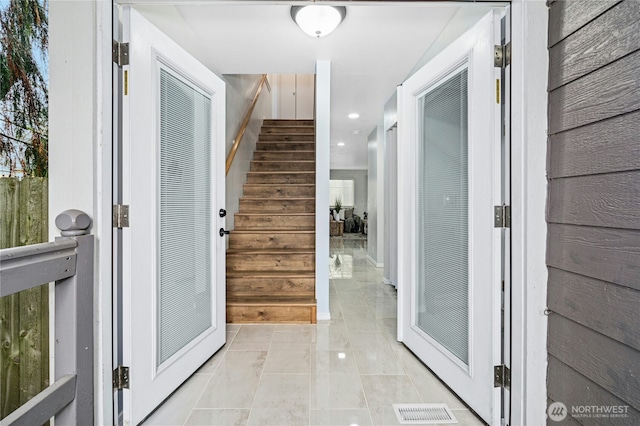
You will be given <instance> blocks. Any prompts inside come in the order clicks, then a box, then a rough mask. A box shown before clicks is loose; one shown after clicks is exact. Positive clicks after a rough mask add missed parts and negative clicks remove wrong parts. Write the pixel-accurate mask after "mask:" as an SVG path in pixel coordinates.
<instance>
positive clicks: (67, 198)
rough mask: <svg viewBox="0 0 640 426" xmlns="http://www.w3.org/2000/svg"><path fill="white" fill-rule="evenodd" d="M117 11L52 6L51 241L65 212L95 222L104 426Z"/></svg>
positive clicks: (108, 406) (98, 407)
mask: <svg viewBox="0 0 640 426" xmlns="http://www.w3.org/2000/svg"><path fill="white" fill-rule="evenodd" d="M111 8H112V5H111V2H106V1H82V2H70V1H54V2H50V3H49V229H50V231H49V235H50V239H53V238H54V237H55V236H57V235H60V233H59V231H58V230H57V229H56V227H55V225H54V219H55V217H56V216H57V215H58V214H59V213H61V212H62V211H64V210H66V209H70V208H75V209H80V210H83V211H84V212H86V213H87V214H88V215H89V216H90V217H91V218H92V220H93V226H92V229H91V232H92V233H93V234H94V235H95V236H96V246H95V266H94V312H95V317H94V322H93V326H94V336H95V338H94V361H95V364H94V397H95V405H94V410H95V422H96V423H99V424H111V423H112V420H111V411H112V389H111V386H112V382H111V376H112V371H113V370H112V362H111V356H112V346H111V339H112V335H111V309H112V308H111V255H112V248H111V241H112V237H111V235H112V230H113V228H112V227H111V209H112V207H111V206H112V201H111V187H112V159H111V151H112V143H111V130H112V128H111V126H112V121H111V120H112V114H111V101H112V91H111V90H112V89H111V66H112V65H111V40H112V37H113V36H112V31H111V26H112V20H111V15H112V9H111ZM53 301H54V298H53V297H50V303H51V304H53ZM52 308H53V306H52ZM53 312H54V310H53V309H51V311H50V313H51V314H53ZM51 323H52V324H53V322H51ZM51 338H52V339H53V338H54V336H51ZM51 347H53V345H52V346H51ZM51 371H52V372H53V370H51Z"/></svg>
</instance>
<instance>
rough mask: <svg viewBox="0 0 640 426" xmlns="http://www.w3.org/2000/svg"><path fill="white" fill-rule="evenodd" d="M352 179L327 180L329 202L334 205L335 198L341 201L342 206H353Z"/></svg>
mask: <svg viewBox="0 0 640 426" xmlns="http://www.w3.org/2000/svg"><path fill="white" fill-rule="evenodd" d="M354 187H355V186H354V183H353V179H350V180H333V179H332V180H330V181H329V204H331V206H330V207H334V205H335V202H336V199H339V200H340V201H341V202H342V206H343V207H353V206H355V191H354Z"/></svg>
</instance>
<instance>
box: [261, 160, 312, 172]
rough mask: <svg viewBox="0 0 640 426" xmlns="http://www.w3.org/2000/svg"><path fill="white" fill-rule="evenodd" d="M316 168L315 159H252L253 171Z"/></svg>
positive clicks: (285, 170)
mask: <svg viewBox="0 0 640 426" xmlns="http://www.w3.org/2000/svg"><path fill="white" fill-rule="evenodd" d="M315 169H316V163H315V162H314V161H252V162H251V171H252V172H288V171H303V172H313V171H315Z"/></svg>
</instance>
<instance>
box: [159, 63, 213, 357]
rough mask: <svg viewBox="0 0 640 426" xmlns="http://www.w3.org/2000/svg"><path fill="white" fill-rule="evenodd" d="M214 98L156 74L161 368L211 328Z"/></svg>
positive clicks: (165, 73)
mask: <svg viewBox="0 0 640 426" xmlns="http://www.w3.org/2000/svg"><path fill="white" fill-rule="evenodd" d="M210 143H211V99H210V97H209V96H207V95H206V94H203V93H201V92H200V91H199V90H197V89H196V88H194V87H193V86H192V85H190V84H188V83H187V82H185V81H184V80H182V79H181V78H179V77H178V76H176V75H174V74H173V73H171V72H170V71H169V70H168V69H164V68H162V69H161V70H160V229H159V234H160V247H159V257H160V258H159V262H158V265H159V266H158V267H159V272H160V273H159V277H160V280H159V283H158V285H159V289H158V324H159V327H158V342H159V344H158V365H160V364H162V363H163V362H164V361H166V360H167V359H169V358H170V357H171V356H172V355H174V354H175V353H176V352H178V351H179V350H180V349H182V348H183V347H184V346H185V345H187V344H188V343H189V342H191V341H192V340H193V339H195V338H196V337H197V336H198V335H200V334H201V333H202V332H204V331H205V330H207V329H208V328H209V327H210V326H211V325H212V320H211V312H212V309H211V282H212V260H213V259H212V247H211V245H212V241H211V239H212V238H213V236H212V232H211V223H212V218H211V210H212V209H211V199H212V197H215V194H213V193H212V187H211V150H210Z"/></svg>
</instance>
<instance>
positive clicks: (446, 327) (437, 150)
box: [414, 67, 469, 365]
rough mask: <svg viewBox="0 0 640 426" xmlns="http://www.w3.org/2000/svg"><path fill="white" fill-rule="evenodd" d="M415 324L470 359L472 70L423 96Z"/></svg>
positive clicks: (464, 359) (420, 101) (458, 73)
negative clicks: (469, 111) (469, 107)
mask: <svg viewBox="0 0 640 426" xmlns="http://www.w3.org/2000/svg"><path fill="white" fill-rule="evenodd" d="M418 105H419V114H418V117H419V119H420V120H421V122H420V126H421V128H420V136H421V143H420V145H419V157H418V199H417V205H418V214H417V232H418V238H417V245H418V247H417V287H416V290H415V291H416V299H415V303H416V306H415V317H414V320H415V326H417V327H418V328H419V329H420V330H422V331H423V332H424V333H426V334H428V335H429V336H430V337H431V338H433V339H434V340H435V341H437V342H438V343H439V344H440V345H442V346H443V347H444V348H445V349H447V350H448V351H449V352H451V353H452V354H453V355H455V357H457V358H458V359H459V360H460V361H462V362H463V363H464V364H465V365H467V364H468V362H469V265H468V264H469V235H468V234H469V229H468V228H469V226H468V223H469V217H468V212H469V185H468V183H469V176H468V146H467V128H468V127H467V69H466V67H465V68H464V69H462V70H460V69H459V70H457V71H455V72H454V73H453V74H451V75H449V76H448V77H446V78H445V79H443V80H442V81H440V82H439V83H438V84H436V85H434V86H433V87H432V88H430V89H428V90H427V91H426V93H424V94H423V95H422V96H421V97H420V98H419V99H418Z"/></svg>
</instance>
